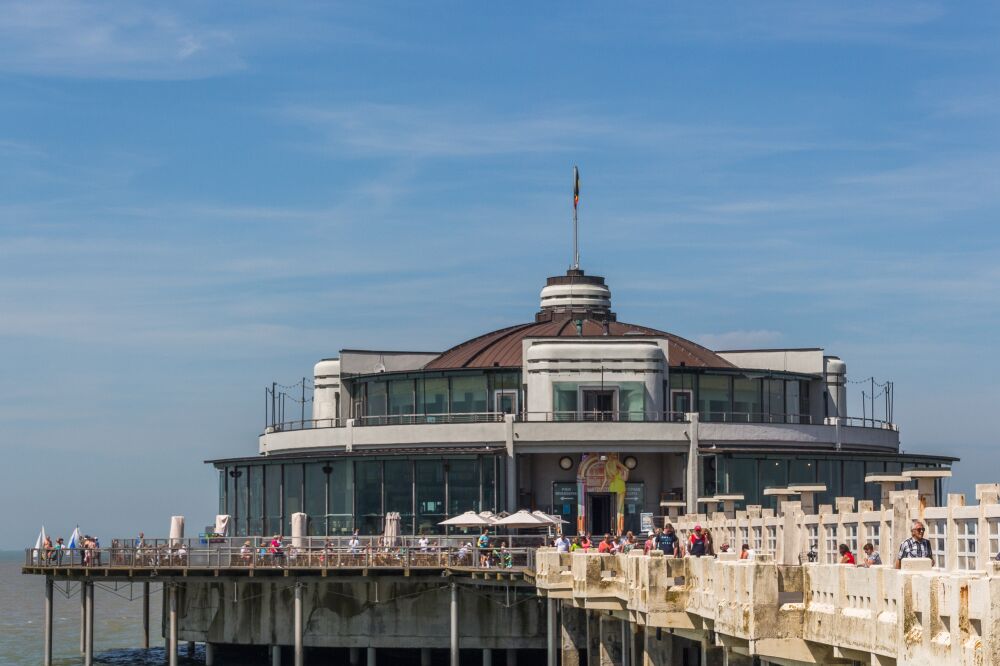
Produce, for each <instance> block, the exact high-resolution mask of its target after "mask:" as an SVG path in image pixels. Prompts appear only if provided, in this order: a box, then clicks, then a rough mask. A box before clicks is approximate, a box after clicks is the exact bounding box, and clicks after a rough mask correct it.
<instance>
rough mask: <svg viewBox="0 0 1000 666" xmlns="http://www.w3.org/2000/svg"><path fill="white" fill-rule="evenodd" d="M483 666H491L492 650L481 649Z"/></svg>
mask: <svg viewBox="0 0 1000 666" xmlns="http://www.w3.org/2000/svg"><path fill="white" fill-rule="evenodd" d="M483 666H493V650H491V649H490V648H483Z"/></svg>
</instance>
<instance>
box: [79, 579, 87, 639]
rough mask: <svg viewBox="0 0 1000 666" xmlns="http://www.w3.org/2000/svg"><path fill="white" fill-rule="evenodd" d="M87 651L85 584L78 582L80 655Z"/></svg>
mask: <svg viewBox="0 0 1000 666" xmlns="http://www.w3.org/2000/svg"><path fill="white" fill-rule="evenodd" d="M86 651H87V584H86V583H84V582H83V581H80V654H85V653H86Z"/></svg>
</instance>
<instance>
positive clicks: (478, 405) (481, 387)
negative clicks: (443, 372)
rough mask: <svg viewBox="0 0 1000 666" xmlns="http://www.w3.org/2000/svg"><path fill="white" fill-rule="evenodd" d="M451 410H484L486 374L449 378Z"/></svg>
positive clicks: (469, 412)
mask: <svg viewBox="0 0 1000 666" xmlns="http://www.w3.org/2000/svg"><path fill="white" fill-rule="evenodd" d="M451 411H452V412H453V413H457V414H473V413H479V412H486V411H487V407H486V375H464V376H461V377H452V378H451Z"/></svg>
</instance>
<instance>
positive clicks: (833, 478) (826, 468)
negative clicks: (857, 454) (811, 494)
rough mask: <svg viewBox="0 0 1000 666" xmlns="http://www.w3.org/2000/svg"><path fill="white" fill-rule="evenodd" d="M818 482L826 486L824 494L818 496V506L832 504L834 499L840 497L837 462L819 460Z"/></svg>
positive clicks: (839, 474)
mask: <svg viewBox="0 0 1000 666" xmlns="http://www.w3.org/2000/svg"><path fill="white" fill-rule="evenodd" d="M817 464H818V465H819V468H818V471H819V477H818V478H819V482H820V483H822V484H824V485H825V486H826V492H823V493H820V494H819V500H818V501H819V503H820V504H830V505H832V504H833V498H834V497H840V491H841V480H842V479H841V469H840V461H839V460H820V461H819V462H818V463H817Z"/></svg>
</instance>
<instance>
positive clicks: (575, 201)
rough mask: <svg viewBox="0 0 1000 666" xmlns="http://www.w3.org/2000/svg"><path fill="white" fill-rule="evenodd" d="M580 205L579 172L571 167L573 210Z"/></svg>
mask: <svg viewBox="0 0 1000 666" xmlns="http://www.w3.org/2000/svg"><path fill="white" fill-rule="evenodd" d="M579 205H580V170H579V169H577V168H576V167H573V210H576V207H577V206H579Z"/></svg>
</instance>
